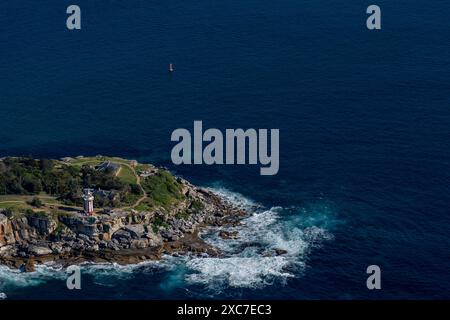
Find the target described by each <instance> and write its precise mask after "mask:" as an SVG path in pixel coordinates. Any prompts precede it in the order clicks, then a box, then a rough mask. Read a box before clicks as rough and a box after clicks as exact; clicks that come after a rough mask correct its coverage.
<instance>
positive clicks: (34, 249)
mask: <svg viewBox="0 0 450 320" xmlns="http://www.w3.org/2000/svg"><path fill="white" fill-rule="evenodd" d="M28 252H29V253H31V254H33V255H35V256H44V255H47V254H51V253H52V250H50V249H49V248H47V247H41V246H30V247H28Z"/></svg>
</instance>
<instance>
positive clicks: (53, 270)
mask: <svg viewBox="0 0 450 320" xmlns="http://www.w3.org/2000/svg"><path fill="white" fill-rule="evenodd" d="M61 270H62V269H61V267H60V266H56V265H38V266H36V271H34V272H25V273H23V272H20V271H19V270H16V269H10V268H8V267H6V266H0V289H5V288H10V287H28V286H38V285H40V284H42V283H45V282H47V281H49V280H52V279H55V278H56V279H64V276H65V275H64V273H63V272H61Z"/></svg>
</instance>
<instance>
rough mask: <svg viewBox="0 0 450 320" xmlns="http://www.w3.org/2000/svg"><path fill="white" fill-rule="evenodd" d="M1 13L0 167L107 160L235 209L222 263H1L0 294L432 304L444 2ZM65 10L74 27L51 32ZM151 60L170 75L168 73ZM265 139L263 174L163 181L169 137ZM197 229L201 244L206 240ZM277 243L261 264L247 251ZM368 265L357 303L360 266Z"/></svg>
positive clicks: (328, 1) (211, 173)
mask: <svg viewBox="0 0 450 320" xmlns="http://www.w3.org/2000/svg"><path fill="white" fill-rule="evenodd" d="M372 2H374V1H356V0H352V1H344V0H340V1H335V0H334V1H332V0H317V1H306V0H301V1H298V0H279V1H269V0H239V1H237V0H227V1H211V0H210V1H207V0H197V1H181V0H168V1H154V0H145V1H144V0H139V1H138V0H132V1H119V0H109V1H106V0H105V1H87V0H77V1H65V0H64V1H61V0H59V1H56V0H55V1H50V0H42V1H33V2H32V1H24V0H15V1H3V2H2V3H1V5H0V25H1V28H0V119H1V130H0V156H6V155H16V156H17V155H26V156H33V157H63V156H77V155H97V154H103V155H116V156H121V157H126V158H130V159H137V160H139V161H144V162H145V161H147V162H151V163H155V164H158V165H164V166H167V167H169V168H170V170H172V171H173V172H174V173H176V174H178V175H181V176H183V177H185V178H186V179H188V180H190V181H192V182H193V183H195V184H199V185H202V186H205V187H210V188H212V189H213V190H215V191H216V192H218V193H220V194H221V195H223V196H224V197H227V198H229V199H232V201H235V202H236V203H239V204H241V205H243V206H245V207H247V208H249V211H250V212H251V216H250V217H249V218H247V220H246V223H245V225H244V226H242V227H240V229H239V232H240V234H241V238H240V239H239V240H236V241H234V242H233V241H231V242H225V241H220V240H219V239H218V238H217V237H214V235H213V234H205V235H204V236H205V238H206V239H207V240H208V241H210V242H211V243H213V244H216V245H217V246H219V247H221V248H223V249H224V250H225V251H226V252H228V253H229V256H228V257H226V258H223V259H217V258H194V257H191V258H169V257H168V258H166V259H164V260H163V261H161V262H158V263H148V264H143V265H137V266H127V267H118V266H109V265H95V266H85V267H83V270H82V274H83V278H82V290H80V291H76V290H75V291H69V290H67V288H66V285H65V278H66V275H65V274H64V270H59V269H58V266H47V267H39V268H38V271H37V272H35V273H31V274H19V273H17V272H14V271H12V270H7V269H6V268H3V267H1V268H0V292H3V293H4V294H5V295H6V296H7V299H183V298H187V299H200V298H202V299H203V298H206V299H219V298H230V299H380V298H383V299H449V298H450V290H449V289H450V272H449V270H450V254H449V249H450V228H449V225H450V215H449V213H450V212H449V204H450V195H449V191H450V188H449V187H450V168H449V165H450V143H449V139H450V110H449V107H450V104H449V102H450V100H449V94H450V85H449V82H448V81H449V78H450V42H449V39H450V24H449V21H448V17H449V15H450V5H449V3H448V1H442V0H435V1H432V2H430V1H425V0H409V1H384V0H378V1H375V3H376V4H378V5H379V6H380V7H381V10H382V30H379V31H369V30H367V28H366V17H367V14H366V8H367V6H369V5H371V4H373V3H372ZM73 3H76V4H78V5H79V6H80V7H81V12H82V29H81V30H79V31H69V30H67V28H66V17H67V15H66V8H67V6H68V5H70V4H73ZM169 63H173V64H174V66H175V72H174V73H173V74H169V73H168V71H167V67H168V64H169ZM194 120H202V121H203V126H204V128H219V129H226V128H269V129H270V128H279V129H280V170H279V173H278V174H277V175H275V176H261V175H259V166H245V165H241V166H174V165H172V164H171V161H170V151H171V148H172V147H173V145H174V144H173V143H172V142H171V141H170V135H171V133H172V131H173V130H175V129H176V128H187V129H189V130H193V121H194ZM211 232H212V231H211ZM267 247H269V248H283V249H285V250H287V251H288V253H287V254H286V255H283V256H279V257H264V256H263V255H262V254H261V248H267ZM369 265H378V266H380V268H381V281H382V284H381V285H382V289H381V290H372V291H371V290H368V289H367V287H366V279H367V277H368V275H367V274H366V268H367V266H369Z"/></svg>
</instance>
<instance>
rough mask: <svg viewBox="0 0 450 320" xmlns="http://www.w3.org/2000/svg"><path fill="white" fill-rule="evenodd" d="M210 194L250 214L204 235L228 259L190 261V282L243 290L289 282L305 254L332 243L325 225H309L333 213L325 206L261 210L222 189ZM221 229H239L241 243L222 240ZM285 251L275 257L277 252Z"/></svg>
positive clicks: (298, 273) (242, 198)
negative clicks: (236, 224)
mask: <svg viewBox="0 0 450 320" xmlns="http://www.w3.org/2000/svg"><path fill="white" fill-rule="evenodd" d="M211 191H213V192H215V193H216V194H218V195H219V196H221V197H223V198H225V199H226V200H228V201H230V202H231V203H233V204H235V205H239V206H241V207H243V208H244V209H246V210H248V211H249V212H252V213H251V215H250V216H249V217H247V218H245V219H243V221H242V225H241V226H238V227H228V228H216V229H215V232H213V233H211V232H210V233H206V234H205V236H204V237H205V240H206V241H207V242H209V243H210V244H212V245H214V246H216V247H218V248H220V249H221V250H222V252H224V254H225V255H226V257H224V258H195V259H192V260H189V261H187V262H186V265H187V267H188V268H189V269H190V270H191V273H187V274H186V280H187V281H188V282H189V283H197V284H201V285H204V286H205V287H207V288H209V289H213V290H215V291H220V290H222V289H223V288H225V287H226V286H231V287H239V288H243V287H245V288H257V287H263V286H266V285H269V284H271V283H273V282H274V281H286V280H287V279H288V278H291V277H296V276H299V275H300V274H301V273H302V272H303V270H304V267H305V261H306V260H307V259H306V258H307V254H308V253H309V252H310V250H311V249H312V248H315V247H317V246H320V245H321V243H322V242H323V240H329V239H332V235H331V234H330V233H329V231H327V230H326V229H325V228H324V227H323V224H322V223H321V224H319V226H315V225H314V223H313V225H311V221H313V222H315V221H314V220H313V219H312V218H314V215H315V214H317V215H318V216H319V217H320V219H318V221H319V222H322V221H323V220H324V219H326V216H327V215H328V214H329V212H328V209H327V211H324V210H322V208H317V212H316V210H315V209H313V210H310V209H308V210H307V213H308V214H305V215H304V214H303V213H304V212H305V210H304V209H303V208H295V207H290V208H286V209H285V208H282V207H273V208H271V209H269V210H262V209H261V208H262V206H260V205H258V204H256V203H255V202H253V201H252V200H250V199H247V198H245V197H244V196H242V195H240V194H238V193H235V192H231V191H229V190H227V189H225V188H223V187H220V188H212V189H211ZM219 230H227V231H238V238H237V239H227V240H224V239H221V238H220V237H219V236H218V231H219ZM276 249H282V250H286V253H285V254H282V255H279V256H276V253H275V250H276Z"/></svg>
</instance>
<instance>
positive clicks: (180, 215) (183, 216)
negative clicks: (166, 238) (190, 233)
mask: <svg viewBox="0 0 450 320" xmlns="http://www.w3.org/2000/svg"><path fill="white" fill-rule="evenodd" d="M189 216H190V214H189V212H187V211H181V212H178V213H177V214H176V215H175V218H177V219H183V220H187V219H188V218H189Z"/></svg>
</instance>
